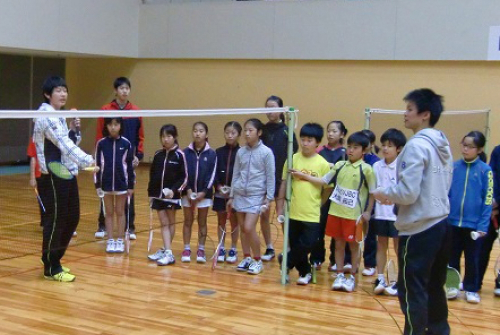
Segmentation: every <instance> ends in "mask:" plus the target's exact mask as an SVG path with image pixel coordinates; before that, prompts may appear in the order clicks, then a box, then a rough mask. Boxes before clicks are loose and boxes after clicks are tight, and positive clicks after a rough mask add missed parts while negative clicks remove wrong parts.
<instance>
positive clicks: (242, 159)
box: [230, 140, 275, 200]
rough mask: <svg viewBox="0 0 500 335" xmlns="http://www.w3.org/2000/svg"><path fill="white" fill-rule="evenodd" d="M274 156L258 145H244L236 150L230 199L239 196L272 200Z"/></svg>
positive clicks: (268, 150) (264, 147)
mask: <svg viewBox="0 0 500 335" xmlns="http://www.w3.org/2000/svg"><path fill="white" fill-rule="evenodd" d="M274 172H275V166H274V155H273V152H272V151H271V149H269V148H268V147H266V146H265V145H264V144H262V141H260V140H259V143H258V144H257V145H255V146H254V147H249V146H248V145H245V146H244V147H241V148H240V150H238V153H237V154H236V159H235V161H234V168H233V181H232V183H231V194H230V197H231V198H232V197H233V196H234V195H235V194H236V195H240V196H266V197H267V199H269V200H272V199H273V198H274V185H275V183H274V182H275V175H274Z"/></svg>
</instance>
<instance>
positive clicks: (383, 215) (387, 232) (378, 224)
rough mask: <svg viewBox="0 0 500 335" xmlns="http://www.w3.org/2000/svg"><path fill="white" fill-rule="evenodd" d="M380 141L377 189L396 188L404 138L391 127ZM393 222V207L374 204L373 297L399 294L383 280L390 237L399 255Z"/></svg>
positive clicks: (395, 288) (395, 284)
mask: <svg viewBox="0 0 500 335" xmlns="http://www.w3.org/2000/svg"><path fill="white" fill-rule="evenodd" d="M380 141H381V142H382V155H383V156H384V159H383V160H380V161H377V162H375V164H373V172H374V173H375V178H376V179H377V188H387V187H391V186H393V185H395V184H396V182H397V175H396V166H397V158H398V155H399V153H400V152H401V150H403V147H404V146H405V144H406V136H405V135H404V134H403V132H402V131H400V130H398V129H394V128H391V129H388V130H386V131H385V132H384V133H383V134H382V137H381V139H380ZM395 221H396V215H395V214H394V205H386V204H382V203H380V202H378V201H377V202H376V203H375V215H374V218H373V228H374V230H375V235H376V236H377V272H378V278H377V280H376V281H375V285H374V289H373V292H374V293H375V294H383V293H386V294H388V295H397V294H398V289H397V283H396V282H393V283H389V282H388V280H389V278H385V276H384V268H385V265H386V263H387V249H388V248H389V239H390V238H392V241H393V244H394V250H395V251H396V255H397V254H398V231H397V229H396V228H395V227H394V222H395Z"/></svg>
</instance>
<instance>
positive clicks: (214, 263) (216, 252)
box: [212, 212, 231, 271]
mask: <svg viewBox="0 0 500 335" xmlns="http://www.w3.org/2000/svg"><path fill="white" fill-rule="evenodd" d="M228 224H229V227H231V212H228V213H227V214H226V226H225V228H222V227H219V228H220V229H221V230H222V235H221V237H220V241H219V243H218V244H217V247H216V248H215V253H214V255H213V256H212V271H215V268H216V267H217V258H218V257H219V252H220V249H221V248H222V245H223V244H224V237H225V236H226V229H227V225H228Z"/></svg>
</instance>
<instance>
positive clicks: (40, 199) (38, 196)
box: [34, 187, 45, 213]
mask: <svg viewBox="0 0 500 335" xmlns="http://www.w3.org/2000/svg"><path fill="white" fill-rule="evenodd" d="M34 190H35V194H36V198H37V199H38V203H39V204H40V206H41V207H42V210H43V212H44V213H45V206H44V205H43V202H42V198H40V194H38V189H37V188H36V187H35V188H34Z"/></svg>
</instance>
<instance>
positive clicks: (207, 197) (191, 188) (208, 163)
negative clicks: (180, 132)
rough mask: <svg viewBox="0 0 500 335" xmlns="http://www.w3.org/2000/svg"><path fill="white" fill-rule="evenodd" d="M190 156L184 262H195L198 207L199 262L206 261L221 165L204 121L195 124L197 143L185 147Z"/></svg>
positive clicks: (184, 205) (183, 201) (184, 198)
mask: <svg viewBox="0 0 500 335" xmlns="http://www.w3.org/2000/svg"><path fill="white" fill-rule="evenodd" d="M184 154H185V155H186V162H187V171H188V185H187V188H186V190H187V194H186V195H184V196H183V197H182V207H183V208H184V226H183V229H182V237H183V240H184V251H183V252H182V258H181V261H182V262H191V246H190V242H191V230H192V227H193V221H194V214H195V211H196V208H198V251H197V252H196V261H197V262H198V263H205V262H206V261H207V258H206V256H205V241H206V239H207V215H208V209H209V208H210V206H212V194H213V183H214V178H215V168H216V166H217V155H216V153H215V151H214V150H213V149H212V148H210V145H208V126H207V125H206V124H205V123H204V122H201V121H198V122H196V123H195V124H194V125H193V142H192V143H191V144H190V145H189V146H188V147H187V148H186V149H184Z"/></svg>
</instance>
